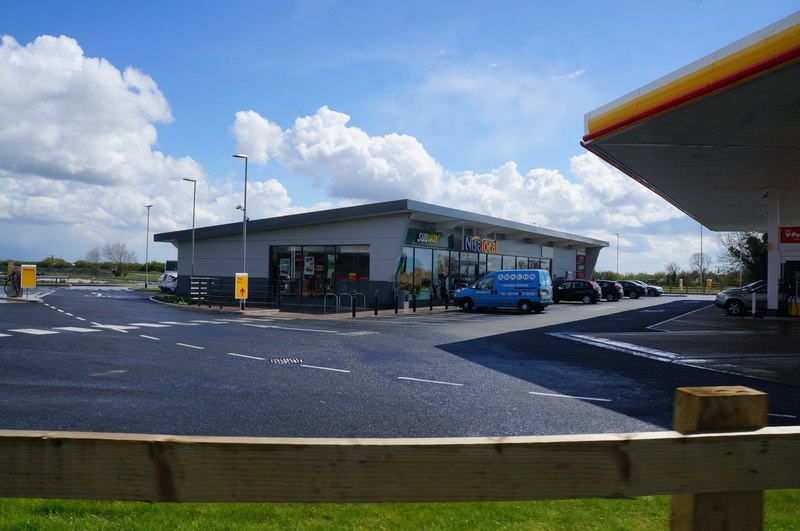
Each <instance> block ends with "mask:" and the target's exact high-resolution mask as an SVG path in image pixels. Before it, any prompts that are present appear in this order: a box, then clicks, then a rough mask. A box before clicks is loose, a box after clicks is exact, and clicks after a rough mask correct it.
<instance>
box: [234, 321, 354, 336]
mask: <svg viewBox="0 0 800 531" xmlns="http://www.w3.org/2000/svg"><path fill="white" fill-rule="evenodd" d="M242 326H254V327H256V328H275V329H278V330H291V331H293V332H320V333H322V334H338V333H339V332H338V331H336V330H318V329H315V328H291V327H289V326H277V325H261V324H251V323H242Z"/></svg>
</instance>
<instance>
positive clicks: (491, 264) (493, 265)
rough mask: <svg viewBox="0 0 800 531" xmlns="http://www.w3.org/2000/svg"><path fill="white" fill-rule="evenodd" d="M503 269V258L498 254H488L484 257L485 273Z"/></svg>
mask: <svg viewBox="0 0 800 531" xmlns="http://www.w3.org/2000/svg"><path fill="white" fill-rule="evenodd" d="M501 269H503V257H502V255H499V254H490V255H487V257H486V272H487V273H491V272H493V271H500V270H501Z"/></svg>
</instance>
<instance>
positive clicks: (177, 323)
mask: <svg viewBox="0 0 800 531" xmlns="http://www.w3.org/2000/svg"><path fill="white" fill-rule="evenodd" d="M159 323H161V324H165V325H177V326H200V325H199V324H197V323H180V322H178V321H159Z"/></svg>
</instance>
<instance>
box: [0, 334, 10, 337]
mask: <svg viewBox="0 0 800 531" xmlns="http://www.w3.org/2000/svg"><path fill="white" fill-rule="evenodd" d="M0 337H11V334H0Z"/></svg>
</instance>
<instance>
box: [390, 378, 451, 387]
mask: <svg viewBox="0 0 800 531" xmlns="http://www.w3.org/2000/svg"><path fill="white" fill-rule="evenodd" d="M397 379H398V380H410V381H412V382H425V383H435V384H441V385H456V386H458V387H464V384H460V383H452V382H440V381H438V380H423V379H421V378H407V377H405V376H398V377H397Z"/></svg>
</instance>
